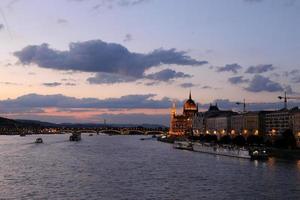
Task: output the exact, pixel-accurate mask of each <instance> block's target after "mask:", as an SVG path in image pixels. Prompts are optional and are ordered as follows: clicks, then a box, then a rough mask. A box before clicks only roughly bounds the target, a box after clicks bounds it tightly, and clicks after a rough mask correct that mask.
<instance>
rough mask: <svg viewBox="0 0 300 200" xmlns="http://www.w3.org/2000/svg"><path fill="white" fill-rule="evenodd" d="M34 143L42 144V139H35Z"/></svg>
mask: <svg viewBox="0 0 300 200" xmlns="http://www.w3.org/2000/svg"><path fill="white" fill-rule="evenodd" d="M35 143H36V144H41V143H43V139H42V138H37V139H36V140H35Z"/></svg>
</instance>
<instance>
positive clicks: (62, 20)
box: [56, 18, 69, 24]
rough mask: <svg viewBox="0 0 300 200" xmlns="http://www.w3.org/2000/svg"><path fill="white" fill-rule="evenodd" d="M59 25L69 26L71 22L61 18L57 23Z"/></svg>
mask: <svg viewBox="0 0 300 200" xmlns="http://www.w3.org/2000/svg"><path fill="white" fill-rule="evenodd" d="M56 22H57V23H58V24H68V23H69V21H68V20H66V19H62V18H59V19H57V21H56Z"/></svg>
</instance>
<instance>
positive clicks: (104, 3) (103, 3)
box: [69, 0, 152, 10]
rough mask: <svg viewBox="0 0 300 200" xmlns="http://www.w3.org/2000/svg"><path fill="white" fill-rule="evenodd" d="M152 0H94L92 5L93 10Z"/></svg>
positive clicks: (80, 0) (127, 5)
mask: <svg viewBox="0 0 300 200" xmlns="http://www.w3.org/2000/svg"><path fill="white" fill-rule="evenodd" d="M69 1H70V2H86V1H88V0H69ZM150 1H152V0H95V2H96V4H95V5H94V6H93V10H98V9H100V8H108V9H112V8H114V7H116V6H120V7H129V6H136V5H140V4H143V3H146V2H150Z"/></svg>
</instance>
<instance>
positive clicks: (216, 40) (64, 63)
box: [0, 0, 300, 123]
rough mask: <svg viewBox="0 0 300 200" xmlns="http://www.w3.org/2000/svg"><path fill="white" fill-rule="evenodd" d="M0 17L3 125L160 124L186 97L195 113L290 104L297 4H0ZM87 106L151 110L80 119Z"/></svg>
mask: <svg viewBox="0 0 300 200" xmlns="http://www.w3.org/2000/svg"><path fill="white" fill-rule="evenodd" d="M0 8H1V17H0V44H1V48H0V78H1V81H0V88H1V91H2V92H1V94H0V99H1V100H0V112H2V113H3V116H7V117H12V118H26V117H28V116H30V118H32V119H40V118H41V117H42V118H43V119H45V120H48V121H55V122H65V121H68V122H71V121H74V122H90V121H92V122H97V121H103V118H104V117H105V118H109V116H112V117H111V122H116V123H120V122H122V119H132V123H135V122H137V123H140V121H139V120H137V119H144V118H145V116H146V118H147V119H146V118H145V120H146V121H147V122H151V120H152V119H153V121H155V120H156V121H155V122H159V121H160V120H161V119H164V120H165V118H166V115H167V114H168V112H169V111H168V105H169V104H168V103H170V101H171V100H173V99H176V100H177V101H178V102H182V101H183V100H184V99H186V98H187V95H188V92H189V90H190V89H191V90H192V92H193V98H194V99H195V101H196V102H199V103H200V104H201V105H203V109H205V105H208V104H209V103H210V102H213V101H216V100H219V101H220V102H235V101H239V100H241V99H243V98H246V100H247V101H248V102H251V103H256V104H255V105H258V104H260V105H268V106H266V107H265V109H270V106H269V105H273V106H274V109H276V108H279V107H280V104H276V102H278V100H277V99H276V97H277V96H278V95H281V94H282V93H283V92H284V91H288V93H289V94H290V95H292V96H299V94H298V93H299V92H300V66H299V63H300V62H299V61H300V57H299V55H300V26H299V24H300V2H299V1H296V0H51V1H50V0H44V1H40V0H26V1H25V0H3V1H1V2H0ZM35 95H41V96H43V97H49V95H54V96H55V95H61V96H59V98H61V97H65V98H61V100H62V101H63V99H68V98H75V99H77V100H80V101H81V102H82V106H80V104H76V107H73V108H68V109H72V112H70V110H68V111H66V109H65V106H58V105H57V104H54V103H53V102H52V104H51V103H49V104H51V106H48V105H44V104H41V103H40V102H36V104H30V105H26V106H24V105H23V104H22V102H23V103H24V99H25V98H26V99H25V100H26V101H30V102H31V101H34V100H35V99H30V98H36V96H35ZM47 95H48V96H47ZM55 97H56V98H57V96H55ZM146 97H147V98H146ZM8 98H9V99H8ZM86 98H93V99H96V100H98V101H101V102H102V101H105V102H106V100H107V99H111V98H113V99H116V100H120V99H121V100H122V102H121V103H122V104H125V105H128V104H127V103H129V104H130V103H131V101H132V99H131V98H142V99H143V100H145V99H144V98H146V100H147V101H150V102H147V104H143V106H142V107H141V106H132V105H131V106H127V108H126V106H125V107H124V106H123V107H122V108H116V106H111V105H110V104H105V105H106V106H105V105H104V106H103V105H102V106H101V107H99V106H95V107H94V109H93V107H89V109H90V110H89V111H87V110H86V109H85V107H84V105H85V102H84V101H85V100H86ZM124 99H125V100H124ZM7 101H11V102H9V103H10V104H9V105H10V107H11V110H9V109H8V108H7V107H5V106H4V105H7V103H8V102H7ZM35 101H37V100H35ZM43 101H45V100H43ZM53 101H54V100H53ZM119 103H120V102H119ZM132 103H136V102H132ZM274 103H275V104H274ZM293 105H298V104H297V103H295V104H293ZM221 106H222V105H221ZM24 107H26V109H25V110H26V111H25V110H24ZM223 107H224V108H226V109H228V108H233V109H238V108H236V107H234V105H233V104H230V103H229V104H228V103H227V104H226V103H224V105H223ZM258 107H259V108H260V109H261V108H264V107H261V106H258ZM111 109H113V112H112V111H111ZM118 109H119V110H118ZM253 109H255V108H253ZM1 110H2V111H1ZM74 110H76V112H75V111H74ZM91 110H93V111H91ZM21 111H22V112H21ZM82 112H84V113H85V115H84V117H79V116H83V115H82ZM116 116H118V117H116ZM130 116H131V118H130ZM136 116H142V117H136ZM122 117H123V118H122ZM165 121H167V120H165ZM126 122H127V121H126Z"/></svg>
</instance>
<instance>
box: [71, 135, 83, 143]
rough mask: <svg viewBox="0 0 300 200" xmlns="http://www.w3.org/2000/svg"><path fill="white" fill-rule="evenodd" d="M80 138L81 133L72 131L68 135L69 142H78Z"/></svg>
mask: <svg viewBox="0 0 300 200" xmlns="http://www.w3.org/2000/svg"><path fill="white" fill-rule="evenodd" d="M80 140H81V133H72V135H71V136H70V141H71V142H74V141H75V142H78V141H80Z"/></svg>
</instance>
